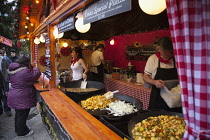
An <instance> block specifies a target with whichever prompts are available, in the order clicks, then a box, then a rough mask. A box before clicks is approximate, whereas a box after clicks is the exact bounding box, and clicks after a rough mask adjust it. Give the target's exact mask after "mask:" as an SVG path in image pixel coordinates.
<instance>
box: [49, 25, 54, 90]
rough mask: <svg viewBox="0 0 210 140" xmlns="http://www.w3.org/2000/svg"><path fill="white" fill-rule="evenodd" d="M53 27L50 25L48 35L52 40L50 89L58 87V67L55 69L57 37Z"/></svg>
mask: <svg viewBox="0 0 210 140" xmlns="http://www.w3.org/2000/svg"><path fill="white" fill-rule="evenodd" d="M53 30H54V28H53V25H50V24H48V35H49V38H50V47H49V48H50V70H51V80H50V87H51V88H54V87H55V86H56V83H55V80H56V77H55V76H56V67H55V37H54V36H53Z"/></svg>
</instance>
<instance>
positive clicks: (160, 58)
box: [155, 52, 173, 64]
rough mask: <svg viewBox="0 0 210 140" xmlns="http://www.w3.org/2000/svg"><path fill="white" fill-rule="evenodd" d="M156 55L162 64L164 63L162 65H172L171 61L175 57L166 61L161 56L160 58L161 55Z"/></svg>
mask: <svg viewBox="0 0 210 140" xmlns="http://www.w3.org/2000/svg"><path fill="white" fill-rule="evenodd" d="M155 55H156V56H157V57H158V59H159V60H160V62H162V63H165V64H170V63H171V62H170V60H171V59H172V58H173V56H172V57H171V58H169V59H168V60H165V59H163V58H162V57H161V56H160V53H158V52H157V53H155Z"/></svg>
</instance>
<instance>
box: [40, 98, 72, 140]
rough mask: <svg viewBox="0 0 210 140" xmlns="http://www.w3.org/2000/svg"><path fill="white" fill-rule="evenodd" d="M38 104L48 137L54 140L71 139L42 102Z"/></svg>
mask: <svg viewBox="0 0 210 140" xmlns="http://www.w3.org/2000/svg"><path fill="white" fill-rule="evenodd" d="M41 100H42V102H40V110H41V117H42V122H43V124H44V125H45V127H46V129H47V131H48V133H49V135H50V137H51V138H52V139H54V140H71V137H70V136H69V134H68V133H67V132H66V130H65V129H64V128H63V126H62V125H61V124H60V122H59V121H58V119H57V117H56V116H55V115H54V114H53V112H52V111H51V110H50V108H49V106H48V105H47V104H46V103H45V101H43V98H42V99H41Z"/></svg>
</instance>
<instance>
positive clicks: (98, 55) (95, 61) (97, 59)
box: [91, 50, 104, 66]
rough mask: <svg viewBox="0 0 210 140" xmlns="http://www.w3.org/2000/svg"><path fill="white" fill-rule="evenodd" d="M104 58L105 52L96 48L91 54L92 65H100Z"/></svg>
mask: <svg viewBox="0 0 210 140" xmlns="http://www.w3.org/2000/svg"><path fill="white" fill-rule="evenodd" d="M102 60H104V56H103V53H102V52H101V51H99V50H96V51H94V52H93V53H92V55H91V63H92V66H99V65H100V64H101V61H102Z"/></svg>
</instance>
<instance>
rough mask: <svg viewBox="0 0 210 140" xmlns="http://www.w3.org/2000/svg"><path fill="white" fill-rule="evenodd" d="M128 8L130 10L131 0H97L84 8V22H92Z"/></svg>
mask: <svg viewBox="0 0 210 140" xmlns="http://www.w3.org/2000/svg"><path fill="white" fill-rule="evenodd" d="M129 10H131V0H99V1H97V2H95V3H94V4H92V5H90V6H89V7H87V8H86V9H85V10H84V12H83V15H84V24H87V23H92V22H94V21H98V20H101V19H104V18H107V17H111V16H114V15H117V14H120V13H123V12H126V11H129Z"/></svg>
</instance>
